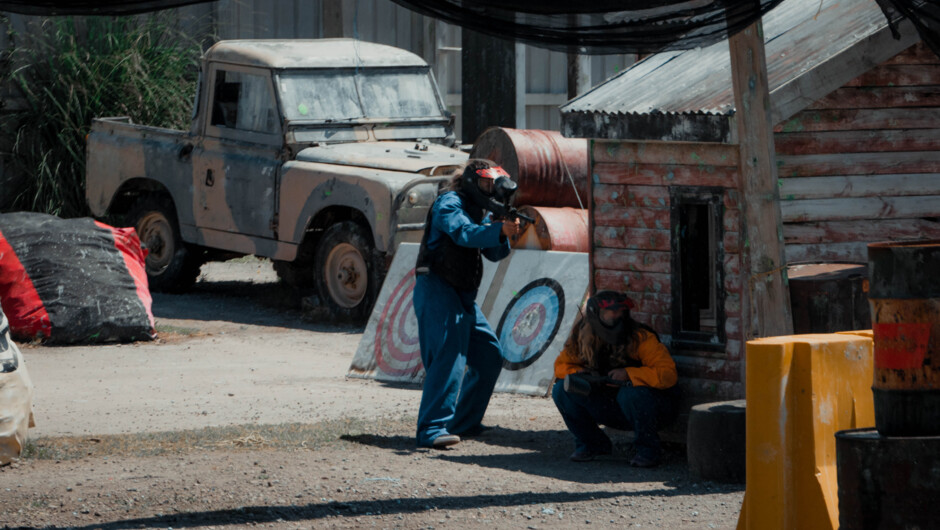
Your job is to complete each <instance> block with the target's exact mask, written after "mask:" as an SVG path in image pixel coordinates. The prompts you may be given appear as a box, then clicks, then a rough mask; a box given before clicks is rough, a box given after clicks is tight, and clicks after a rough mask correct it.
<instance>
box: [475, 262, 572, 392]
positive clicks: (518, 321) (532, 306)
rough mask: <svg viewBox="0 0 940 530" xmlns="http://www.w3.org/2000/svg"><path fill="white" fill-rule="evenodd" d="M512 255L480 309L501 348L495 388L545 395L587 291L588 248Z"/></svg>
mask: <svg viewBox="0 0 940 530" xmlns="http://www.w3.org/2000/svg"><path fill="white" fill-rule="evenodd" d="M511 260H512V261H511V263H510V266H509V268H508V270H507V271H506V274H505V276H504V277H503V279H502V282H501V285H499V286H498V290H497V291H496V297H495V299H494V300H493V303H492V306H491V308H489V311H484V313H485V314H486V315H487V319H489V321H490V323H491V324H495V325H494V327H493V330H494V331H495V332H496V337H497V338H498V339H499V343H500V346H501V347H502V352H503V370H502V372H501V373H500V375H499V379H498V380H497V381H496V391H497V392H517V393H521V394H531V395H539V396H544V395H546V394H547V393H548V391H549V389H550V387H551V384H552V381H553V379H554V377H555V359H556V358H557V357H558V354H559V353H561V348H562V347H563V346H564V344H565V340H566V339H567V338H568V333H569V332H570V331H571V326H572V324H573V323H574V318H575V315H576V314H577V312H578V307H579V306H580V305H581V303H582V302H583V301H584V297H585V295H586V294H587V289H588V278H589V276H588V254H585V253H577V252H543V251H537V250H515V251H513V255H512V257H511ZM495 287H497V286H495V285H494V288H495Z"/></svg>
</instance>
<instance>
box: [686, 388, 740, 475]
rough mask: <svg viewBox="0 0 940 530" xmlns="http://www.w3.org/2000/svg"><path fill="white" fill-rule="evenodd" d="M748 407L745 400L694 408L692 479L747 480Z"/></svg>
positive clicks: (690, 434)
mask: <svg viewBox="0 0 940 530" xmlns="http://www.w3.org/2000/svg"><path fill="white" fill-rule="evenodd" d="M746 408H747V403H746V402H745V400H743V399H740V400H736V401H720V402H717V403H703V404H701V405H695V406H694V407H692V410H691V412H690V413H689V429H688V433H687V434H688V439H687V440H688V442H687V444H686V451H687V453H686V456H687V459H688V462H689V475H690V476H691V478H692V480H712V481H715V482H724V483H735V484H742V483H744V478H745V460H746V459H745V453H746V449H747V445H746V443H745V442H746V440H745V421H744V419H745V411H746Z"/></svg>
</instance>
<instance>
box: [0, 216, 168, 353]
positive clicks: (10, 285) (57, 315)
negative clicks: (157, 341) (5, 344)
mask: <svg viewBox="0 0 940 530" xmlns="http://www.w3.org/2000/svg"><path fill="white" fill-rule="evenodd" d="M144 256H145V254H144V252H143V251H142V250H141V248H140V240H139V239H138V238H137V234H136V232H135V231H134V229H133V228H113V227H110V226H108V225H105V224H103V223H100V222H97V221H95V220H93V219H89V218H83V219H60V218H58V217H55V216H53V215H47V214H41V213H31V212H19V213H7V214H0V304H2V309H3V312H4V313H5V314H6V316H7V318H8V319H9V322H10V328H11V332H12V334H13V336H14V337H15V338H18V339H20V340H35V339H42V340H45V341H48V342H51V343H59V344H75V343H98V342H112V341H132V340H149V339H152V338H153V337H154V322H153V314H152V313H151V298H150V291H149V289H148V286H147V275H146V271H145V269H144Z"/></svg>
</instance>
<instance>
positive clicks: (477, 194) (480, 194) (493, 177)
mask: <svg viewBox="0 0 940 530" xmlns="http://www.w3.org/2000/svg"><path fill="white" fill-rule="evenodd" d="M460 189H461V191H463V192H464V193H465V194H466V195H467V196H468V197H469V198H470V200H471V201H473V203H474V204H475V205H477V206H478V207H480V208H481V209H483V210H488V211H490V212H500V211H503V210H505V208H506V207H508V206H509V205H510V204H511V203H512V198H513V195H515V193H516V190H517V189H518V185H517V184H516V183H515V182H513V180H512V178H511V177H510V176H509V173H507V172H506V170H505V169H503V168H501V167H500V166H493V167H488V168H483V169H477V170H475V171H474V170H471V169H468V170H466V171H464V173H463V176H462V177H461V179H460Z"/></svg>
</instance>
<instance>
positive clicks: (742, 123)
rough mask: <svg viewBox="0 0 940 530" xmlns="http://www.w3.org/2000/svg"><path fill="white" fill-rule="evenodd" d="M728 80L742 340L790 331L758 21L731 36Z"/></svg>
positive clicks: (788, 300) (779, 216)
mask: <svg viewBox="0 0 940 530" xmlns="http://www.w3.org/2000/svg"><path fill="white" fill-rule="evenodd" d="M728 43H729V46H730V50H731V82H732V85H733V87H734V106H735V125H736V127H737V137H738V143H739V145H740V146H741V157H740V160H741V163H740V168H739V173H740V176H741V185H740V190H741V197H740V207H741V214H742V215H741V223H742V227H741V234H740V240H741V274H742V275H743V276H744V278H746V281H745V282H744V287H743V289H742V292H741V318H742V321H743V326H742V327H743V329H742V331H743V333H744V338H745V340H750V339H753V338H757V337H769V336H776V335H792V334H793V317H792V315H791V312H790V289H789V285H788V281H787V268H786V263H787V262H786V257H785V255H784V243H783V222H782V219H781V215H780V193H779V191H778V188H777V165H776V161H775V153H774V137H773V122H772V121H771V117H770V116H771V113H770V92H769V90H768V85H767V61H766V57H765V55H764V30H763V26H762V25H761V22H760V21H759V20H758V21H757V22H755V23H754V24H752V25H750V26H748V28H747V29H745V30H743V31H740V32H738V33H737V34H735V35H733V36H732V37H731V38H730V39H729V41H728Z"/></svg>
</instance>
